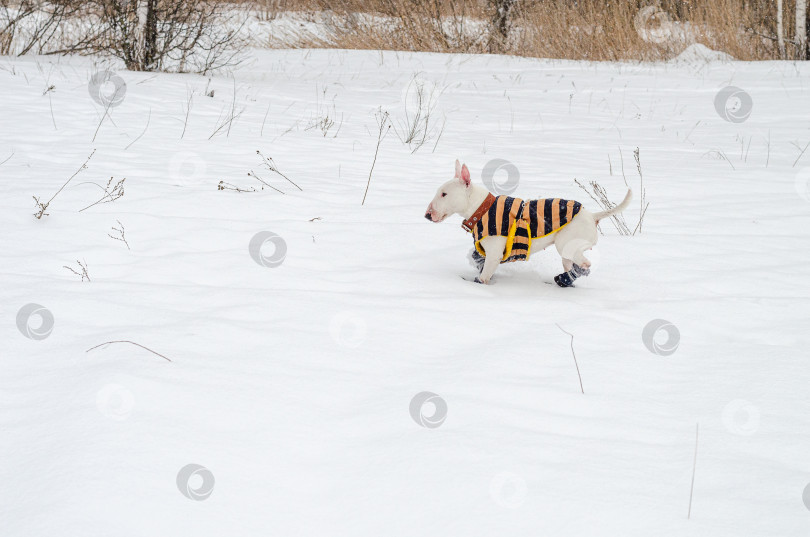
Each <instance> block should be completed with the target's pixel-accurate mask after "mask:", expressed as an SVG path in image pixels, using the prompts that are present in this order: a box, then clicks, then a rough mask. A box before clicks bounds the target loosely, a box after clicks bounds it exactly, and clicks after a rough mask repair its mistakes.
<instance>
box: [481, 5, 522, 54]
mask: <svg viewBox="0 0 810 537" xmlns="http://www.w3.org/2000/svg"><path fill="white" fill-rule="evenodd" d="M491 2H492V6H493V7H494V8H495V14H494V15H493V17H492V24H491V29H490V36H489V44H488V47H487V48H488V49H489V52H503V51H504V50H505V49H506V46H507V41H508V39H509V29H510V25H511V21H510V15H511V14H512V9H513V8H514V7H515V3H516V0H491Z"/></svg>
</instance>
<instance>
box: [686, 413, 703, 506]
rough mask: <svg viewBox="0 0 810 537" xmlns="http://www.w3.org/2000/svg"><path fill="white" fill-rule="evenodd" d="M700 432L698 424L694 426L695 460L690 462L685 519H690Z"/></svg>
mask: <svg viewBox="0 0 810 537" xmlns="http://www.w3.org/2000/svg"><path fill="white" fill-rule="evenodd" d="M699 432H700V423H696V424H695V458H694V460H693V461H692V486H691V487H690V488H689V512H688V513H687V515H686V518H687V519H689V518H692V494H693V493H694V492H695V469H696V468H697V450H698V433H699Z"/></svg>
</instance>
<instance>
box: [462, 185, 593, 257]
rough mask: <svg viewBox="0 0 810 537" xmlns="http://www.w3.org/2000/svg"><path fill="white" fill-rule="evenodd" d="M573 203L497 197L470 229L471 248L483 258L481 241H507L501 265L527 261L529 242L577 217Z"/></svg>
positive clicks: (557, 199) (578, 206) (575, 203)
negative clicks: (488, 239)
mask: <svg viewBox="0 0 810 537" xmlns="http://www.w3.org/2000/svg"><path fill="white" fill-rule="evenodd" d="M581 208H582V205H581V204H580V203H579V202H577V201H569V200H564V199H560V198H553V199H541V200H531V201H527V202H524V201H523V200H522V199H519V198H510V197H509V196H497V197H496V198H495V202H494V203H493V204H492V206H491V207H490V208H489V210H488V211H487V212H485V213H484V214H483V216H482V217H481V220H480V221H479V222H478V223H477V224H476V225H475V227H473V229H472V235H473V240H474V241H475V248H476V249H477V250H478V252H479V253H480V254H482V255H485V253H484V251H483V248H481V247H480V246H479V244H478V243H479V242H480V241H481V239H483V238H484V237H492V236H501V237H507V243H506V249H505V251H504V253H503V259H502V260H501V263H508V262H512V261H523V260H526V259H528V258H529V253H530V249H531V243H532V239H536V238H538V237H544V236H546V235H549V234H551V233H555V232H556V231H558V230H559V229H560V228H561V227H563V226H564V225H566V224H567V223H568V222H570V221H571V220H572V219H573V218H574V216H576V215H577V213H579V210H580V209H581Z"/></svg>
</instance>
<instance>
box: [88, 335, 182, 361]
mask: <svg viewBox="0 0 810 537" xmlns="http://www.w3.org/2000/svg"><path fill="white" fill-rule="evenodd" d="M112 343H129V344H131V345H135V346H136V347H140V348H142V349H144V350H147V351H149V352H151V353H152V354H156V355H157V356H160V357H161V358H163V359H164V360H166V361H167V362H171V360H170V359H169V358H166V357H165V356H163V355H162V354H160V353H159V352H155V351H153V350H152V349H150V348H149V347H144V346H143V345H141V344H140V343H135V342H134V341H129V340H120V341H107V342H104V343H99V344H98V345H96V346H95V347H90V348H89V349H87V350H86V351H84V352H90V351H92V350H93V349H97V348H99V347H101V346H103V345H110V344H112Z"/></svg>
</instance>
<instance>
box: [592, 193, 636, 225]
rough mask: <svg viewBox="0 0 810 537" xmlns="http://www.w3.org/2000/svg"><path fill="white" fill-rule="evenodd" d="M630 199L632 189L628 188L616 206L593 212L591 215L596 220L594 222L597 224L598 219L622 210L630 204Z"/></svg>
mask: <svg viewBox="0 0 810 537" xmlns="http://www.w3.org/2000/svg"><path fill="white" fill-rule="evenodd" d="M631 201H633V191H632V190H631V189H629V188H628V189H627V195H626V196H625V197H624V200H622V202H621V203H620V204H618V205H617V206H615V207H614V208H612V209H610V210H607V211H602V212H601V213H594V215H593V217H594V219H595V220H596V223H597V224H598V223H599V221H600V220H602V219H605V218H607V217H609V216H613V215H614V214H618V213H620V212H622V211H624V210H625V209H627V206H628V205H630V202H631Z"/></svg>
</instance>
